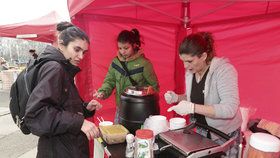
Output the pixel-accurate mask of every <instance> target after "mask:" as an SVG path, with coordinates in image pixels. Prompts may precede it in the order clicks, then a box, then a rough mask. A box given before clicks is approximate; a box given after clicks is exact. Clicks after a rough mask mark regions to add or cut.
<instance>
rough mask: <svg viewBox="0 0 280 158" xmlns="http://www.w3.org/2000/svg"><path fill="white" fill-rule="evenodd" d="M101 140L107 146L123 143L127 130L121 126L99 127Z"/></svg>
mask: <svg viewBox="0 0 280 158" xmlns="http://www.w3.org/2000/svg"><path fill="white" fill-rule="evenodd" d="M99 128H100V132H101V135H102V138H103V140H104V141H105V142H106V143H107V144H118V143H123V142H124V141H125V137H126V135H127V134H128V133H129V132H128V130H127V129H126V128H125V127H124V126H122V125H119V124H118V125H109V126H99Z"/></svg>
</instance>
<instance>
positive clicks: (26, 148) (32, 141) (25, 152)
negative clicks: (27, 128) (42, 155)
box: [0, 90, 38, 158]
mask: <svg viewBox="0 0 280 158" xmlns="http://www.w3.org/2000/svg"><path fill="white" fill-rule="evenodd" d="M37 141H38V137H36V136H34V135H24V134H22V133H21V131H20V130H19V128H18V127H17V126H16V125H15V124H14V122H13V120H12V117H11V115H10V114H9V92H8V91H3V90H0V158H35V157H36V152H37V151H36V146H37Z"/></svg>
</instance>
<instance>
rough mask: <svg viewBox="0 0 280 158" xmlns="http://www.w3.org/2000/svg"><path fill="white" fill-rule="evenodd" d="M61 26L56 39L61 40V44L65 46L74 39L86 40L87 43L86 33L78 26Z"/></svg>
mask: <svg viewBox="0 0 280 158" xmlns="http://www.w3.org/2000/svg"><path fill="white" fill-rule="evenodd" d="M61 28H63V29H62V30H61V31H60V33H59V35H58V39H59V40H61V41H62V43H61V44H62V45H64V46H67V45H68V44H69V43H70V42H73V41H74V40H76V39H81V40H86V41H87V43H89V38H88V35H87V34H86V33H85V32H84V31H83V30H82V29H80V28H79V27H77V26H75V25H72V26H70V25H69V26H68V27H61Z"/></svg>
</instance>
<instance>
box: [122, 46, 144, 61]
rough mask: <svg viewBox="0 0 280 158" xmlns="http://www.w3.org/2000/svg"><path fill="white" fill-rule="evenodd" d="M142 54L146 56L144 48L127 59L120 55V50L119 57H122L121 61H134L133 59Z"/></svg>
mask: <svg viewBox="0 0 280 158" xmlns="http://www.w3.org/2000/svg"><path fill="white" fill-rule="evenodd" d="M140 56H144V53H143V49H140V50H138V51H137V53H135V54H133V55H132V56H131V57H129V58H127V59H125V58H123V57H122V56H121V55H120V53H119V52H118V58H119V59H120V61H132V60H135V59H137V58H138V57H140Z"/></svg>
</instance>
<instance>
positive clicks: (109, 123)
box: [99, 121, 113, 126]
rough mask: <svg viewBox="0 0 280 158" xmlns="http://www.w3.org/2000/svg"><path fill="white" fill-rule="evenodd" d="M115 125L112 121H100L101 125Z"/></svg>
mask: <svg viewBox="0 0 280 158" xmlns="http://www.w3.org/2000/svg"><path fill="white" fill-rule="evenodd" d="M110 125H113V122H111V121H102V122H100V123H99V126H110Z"/></svg>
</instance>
